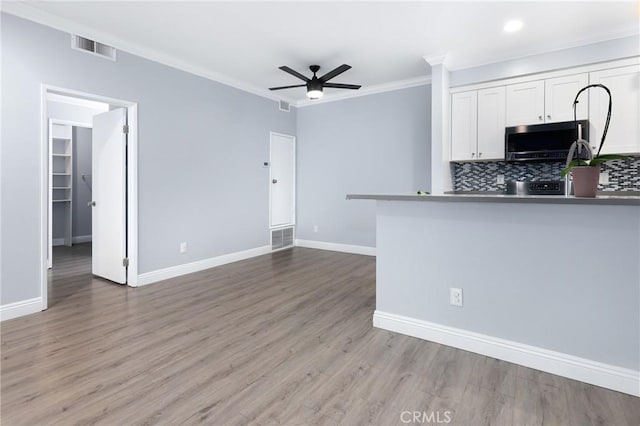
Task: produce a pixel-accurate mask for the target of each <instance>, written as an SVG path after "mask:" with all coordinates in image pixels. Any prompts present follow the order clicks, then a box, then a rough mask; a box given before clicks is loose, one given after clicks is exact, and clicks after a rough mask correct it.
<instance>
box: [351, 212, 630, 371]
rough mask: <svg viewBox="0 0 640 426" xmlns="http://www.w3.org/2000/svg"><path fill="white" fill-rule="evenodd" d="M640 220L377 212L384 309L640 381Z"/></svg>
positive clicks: (624, 215) (620, 215) (611, 215)
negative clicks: (453, 298)
mask: <svg viewBox="0 0 640 426" xmlns="http://www.w3.org/2000/svg"><path fill="white" fill-rule="evenodd" d="M350 202H352V203H359V202H360V201H350ZM639 218H640V208H639V207H637V206H636V207H632V206H605V205H598V206H587V205H544V204H536V205H534V204H494V203H447V202H380V208H379V210H378V220H379V222H378V241H379V244H378V257H377V259H376V263H377V279H376V295H377V297H376V303H377V305H376V309H377V310H379V311H383V312H388V313H392V314H398V315H403V316H407V317H410V318H416V319H420V320H425V321H429V322H433V323H437V324H441V325H445V326H451V327H456V328H460V329H464V330H469V331H473V332H477V333H482V334H485V335H489V336H494V337H500V338H503V339H507V340H511V341H515V342H520V343H525V344H528V345H532V346H536V347H540V348H546V349H550V350H554V351H558V352H561V353H565V354H571V355H575V356H579V357H583V358H587V359H591V360H595V361H600V362H604V363H608V364H611V365H616V366H620V367H626V368H631V369H633V370H638V369H639V366H640V306H639V304H638V300H639V298H640V268H639V266H638V259H639V258H640V219H639ZM450 287H458V288H462V289H463V305H464V306H463V307H462V308H460V307H456V306H451V305H450V304H449V288H450Z"/></svg>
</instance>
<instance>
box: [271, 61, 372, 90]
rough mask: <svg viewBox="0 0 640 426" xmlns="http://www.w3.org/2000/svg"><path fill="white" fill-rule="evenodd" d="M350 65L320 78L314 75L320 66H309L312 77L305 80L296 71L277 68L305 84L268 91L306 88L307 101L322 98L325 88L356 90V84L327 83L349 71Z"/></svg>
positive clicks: (273, 88)
mask: <svg viewBox="0 0 640 426" xmlns="http://www.w3.org/2000/svg"><path fill="white" fill-rule="evenodd" d="M350 68H351V65H347V64H342V65H340V66H339V67H338V68H336V69H334V70H333V71H329V72H328V73H326V74H325V75H323V76H322V77H318V76H316V73H317V72H318V71H319V70H320V65H311V66H310V67H309V69H310V70H311V72H312V73H313V77H311V78H307V77H305V76H304V75H302V74H300V73H299V72H298V71H295V70H292V69H291V68H289V67H288V66H286V65H283V66H281V67H279V69H281V70H282V71H284V72H286V73H289V74H291V75H293V76H295V77H298V78H299V79H300V80H303V81H304V82H305V84H296V85H293V86H280V87H270V88H269V90H282V89H290V88H292V87H304V86H307V97H308V98H309V99H320V98H321V97H322V94H323V92H322V89H324V88H325V87H331V88H334V89H353V90H358V89H359V88H360V87H362V86H360V85H357V84H341V83H328V81H329V80H331V79H332V78H334V77H336V76H338V75H340V74H342V73H343V72H345V71H347V70H349V69H350Z"/></svg>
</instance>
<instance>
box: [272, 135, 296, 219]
mask: <svg viewBox="0 0 640 426" xmlns="http://www.w3.org/2000/svg"><path fill="white" fill-rule="evenodd" d="M270 165H271V166H270V168H269V181H270V185H271V191H270V194H271V195H270V203H269V204H270V215H269V216H270V226H271V227H277V226H285V225H293V224H294V223H295V178H296V139H295V138H294V137H293V136H287V135H281V134H277V133H271V144H270Z"/></svg>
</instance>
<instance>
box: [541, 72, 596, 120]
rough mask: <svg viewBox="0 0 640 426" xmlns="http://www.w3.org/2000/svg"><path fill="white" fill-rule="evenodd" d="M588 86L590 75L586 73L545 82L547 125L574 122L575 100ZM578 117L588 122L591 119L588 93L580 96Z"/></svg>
mask: <svg viewBox="0 0 640 426" xmlns="http://www.w3.org/2000/svg"><path fill="white" fill-rule="evenodd" d="M587 84H589V75H588V74H586V73H585V74H576V75H569V76H566V77H558V78H550V79H548V80H545V83H544V89H545V96H544V103H545V108H544V112H545V116H544V121H545V123H556V122H559V121H573V100H574V99H575V98H576V95H577V94H578V91H579V90H580V89H582V88H583V87H585V86H586V85H587ZM576 116H577V118H578V120H586V119H587V118H588V117H589V94H588V93H587V92H584V93H582V94H581V95H580V102H578V105H577V106H576Z"/></svg>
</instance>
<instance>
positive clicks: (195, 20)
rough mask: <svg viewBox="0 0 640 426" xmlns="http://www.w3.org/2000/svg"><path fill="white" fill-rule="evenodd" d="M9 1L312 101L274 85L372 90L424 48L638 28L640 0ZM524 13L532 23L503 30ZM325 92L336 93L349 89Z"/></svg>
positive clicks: (465, 47) (474, 61)
mask: <svg viewBox="0 0 640 426" xmlns="http://www.w3.org/2000/svg"><path fill="white" fill-rule="evenodd" d="M29 5H30V6H26V5H24V4H22V5H19V4H15V3H13V4H11V3H6V2H3V4H2V7H3V9H4V10H5V11H7V12H9V13H15V14H18V15H21V16H24V17H26V18H29V19H33V20H36V21H39V22H42V23H46V24H48V25H51V26H53V27H56V28H59V29H63V30H66V31H70V32H76V33H79V34H81V35H84V36H87V37H90V38H94V39H97V40H98V41H101V42H103V43H106V44H111V45H114V46H115V47H117V48H120V49H122V50H125V51H129V52H131V53H134V54H138V55H142V56H145V57H148V58H151V59H154V60H158V61H160V62H164V63H167V64H170V65H174V66H178V67H180V68H183V69H186V70H189V71H191V72H194V73H197V74H200V75H204V76H207V77H210V78H213V79H216V80H219V81H222V82H224V83H227V84H231V85H234V86H237V87H241V88H243V89H245V90H250V91H252V92H254V93H259V94H263V95H267V96H269V95H271V96H273V95H274V94H277V97H282V98H283V99H286V100H289V101H297V100H303V99H305V90H304V88H297V89H288V90H284V91H280V92H269V91H267V90H266V89H267V88H268V87H273V86H282V85H289V84H299V83H301V81H300V80H297V79H296V78H295V77H293V76H290V75H288V74H286V73H284V72H282V71H280V70H278V69H277V68H278V67H279V66H281V65H288V66H290V67H291V68H293V69H295V70H298V71H300V72H302V73H303V74H306V75H310V72H309V70H308V66H309V65H311V64H318V65H321V67H322V69H321V71H320V73H319V74H322V73H323V72H327V71H329V70H331V69H333V68H334V67H336V66H338V65H340V64H342V63H347V64H350V65H352V66H353V69H351V70H349V71H347V72H345V73H344V74H342V75H340V76H339V77H336V78H335V79H334V80H332V82H336V83H352V84H361V85H363V89H361V90H363V91H366V90H367V89H372V88H377V87H380V86H384V85H389V84H392V83H397V82H405V83H410V82H415V81H420V80H421V79H422V80H424V79H425V77H426V76H428V75H429V73H430V70H429V66H428V65H427V63H426V62H425V60H424V59H423V57H424V56H425V55H434V54H441V53H447V57H448V61H449V67H450V69H452V70H455V69H462V68H468V67H470V66H475V65H481V64H486V63H491V62H497V61H501V60H505V59H510V58H515V57H522V56H528V55H532V54H537V53H542V52H545V51H552V50H558V49H562V48H565V47H571V46H576V45H581V44H587V43H592V42H596V41H601V40H607V39H614V38H619V37H623V36H628V35H631V34H638V29H639V10H638V8H639V5H638V3H637V2H636V1H624V2H620V1H603V2H592V1H590V2H584V1H580V2H577V1H568V2H559V1H554V2H520V1H518V2H486V1H471V2H451V1H449V2H444V1H440V2H435V1H430V2H400V1H396V2H365V1H359V2H324V1H321V2H268V1H261V2H176V1H173V2H166V1H165V2H148V1H145V2H122V1H119V2H114V1H107V2H43V1H32V2H29ZM513 18H519V19H521V20H522V21H523V22H524V28H523V29H522V30H521V31H520V32H518V33H515V34H506V33H504V32H503V30H502V29H503V26H504V23H505V22H506V21H507V20H509V19H513ZM343 92H345V91H341V90H338V89H325V98H330V97H331V96H332V94H333V95H336V94H340V93H343Z"/></svg>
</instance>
